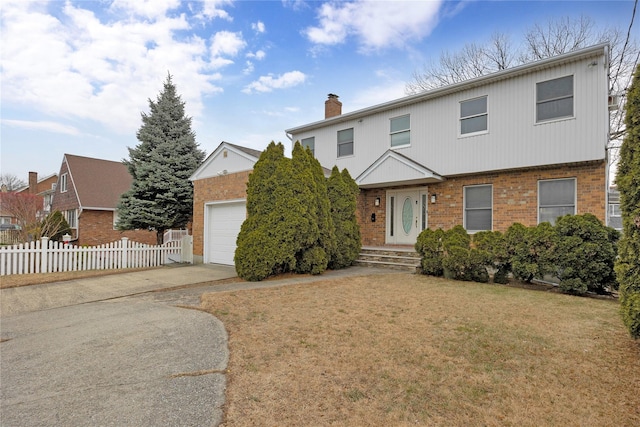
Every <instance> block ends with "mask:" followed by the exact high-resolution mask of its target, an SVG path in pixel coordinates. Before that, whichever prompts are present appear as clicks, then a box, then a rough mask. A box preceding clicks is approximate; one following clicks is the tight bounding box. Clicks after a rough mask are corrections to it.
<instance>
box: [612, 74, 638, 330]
mask: <svg viewBox="0 0 640 427" xmlns="http://www.w3.org/2000/svg"><path fill="white" fill-rule="evenodd" d="M625 124H626V127H627V134H626V136H625V138H624V141H623V143H622V147H621V148H620V163H619V165H618V173H617V176H616V183H617V185H618V190H619V191H620V209H621V211H622V224H623V235H622V239H621V240H620V243H619V245H618V258H617V260H616V266H615V271H616V276H617V279H618V282H619V284H620V306H621V313H622V319H623V321H624V323H625V325H626V326H627V329H628V330H629V333H630V334H631V336H632V337H634V338H640V65H638V67H637V68H636V70H635V75H634V77H633V82H632V83H631V87H630V88H629V91H628V93H627V104H626V117H625Z"/></svg>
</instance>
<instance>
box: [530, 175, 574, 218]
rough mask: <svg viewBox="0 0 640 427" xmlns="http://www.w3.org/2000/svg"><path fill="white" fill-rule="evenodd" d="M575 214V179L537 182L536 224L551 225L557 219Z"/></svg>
mask: <svg viewBox="0 0 640 427" xmlns="http://www.w3.org/2000/svg"><path fill="white" fill-rule="evenodd" d="M575 213H576V180H575V178H568V179H549V180H544V181H538V223H541V222H550V223H551V225H553V224H555V223H556V219H557V218H558V217H560V216H563V215H575Z"/></svg>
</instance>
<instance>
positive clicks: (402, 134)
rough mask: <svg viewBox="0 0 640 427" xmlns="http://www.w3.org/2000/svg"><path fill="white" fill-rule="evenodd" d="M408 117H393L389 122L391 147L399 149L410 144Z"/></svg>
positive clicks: (409, 122)
mask: <svg viewBox="0 0 640 427" xmlns="http://www.w3.org/2000/svg"><path fill="white" fill-rule="evenodd" d="M410 125H411V121H410V116H409V114H407V115H406V116H401V117H395V118H393V119H391V121H390V132H389V133H390V135H391V146H392V147H400V146H403V145H410V144H411V130H410V129H411V127H410Z"/></svg>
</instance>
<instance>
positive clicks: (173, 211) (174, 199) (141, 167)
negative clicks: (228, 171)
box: [118, 74, 205, 244]
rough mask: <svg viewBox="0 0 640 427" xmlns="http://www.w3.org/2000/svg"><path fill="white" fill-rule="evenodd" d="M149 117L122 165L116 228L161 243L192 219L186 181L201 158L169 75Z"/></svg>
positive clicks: (189, 187)
mask: <svg viewBox="0 0 640 427" xmlns="http://www.w3.org/2000/svg"><path fill="white" fill-rule="evenodd" d="M149 109H150V113H149V114H148V115H147V114H146V113H144V112H143V113H142V126H141V127H140V129H139V130H138V133H137V135H136V136H137V138H138V140H139V141H140V144H138V145H137V146H136V147H135V148H129V160H124V164H125V165H127V168H128V169H129V173H131V176H132V177H133V182H132V184H131V188H130V189H129V191H127V192H126V193H125V194H123V195H122V197H121V199H120V203H119V205H118V214H119V220H118V229H120V230H131V229H150V230H151V229H152V230H155V231H156V233H157V241H158V244H162V240H163V234H164V231H165V230H168V229H171V228H182V227H185V226H186V225H187V223H188V222H189V221H191V218H192V214H193V186H192V185H191V182H189V177H190V176H191V175H192V174H193V172H194V171H195V170H196V168H197V167H198V166H199V165H200V163H201V162H202V160H203V159H204V156H205V153H204V152H203V151H201V150H200V149H199V148H198V144H197V143H196V141H195V134H194V132H193V131H192V130H191V117H187V116H186V115H185V111H184V102H183V101H182V99H181V97H180V96H179V95H178V94H177V92H176V87H175V85H174V84H173V82H172V81H171V74H169V75H168V76H167V80H166V81H165V82H164V89H163V91H162V92H161V93H160V94H159V95H158V98H157V100H156V101H152V100H151V99H149Z"/></svg>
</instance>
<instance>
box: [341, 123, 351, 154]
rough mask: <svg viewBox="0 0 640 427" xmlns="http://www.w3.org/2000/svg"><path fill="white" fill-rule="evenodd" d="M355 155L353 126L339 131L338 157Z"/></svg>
mask: <svg viewBox="0 0 640 427" xmlns="http://www.w3.org/2000/svg"><path fill="white" fill-rule="evenodd" d="M352 155H353V128H350V129H345V130H339V131H338V157H343V156H352Z"/></svg>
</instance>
